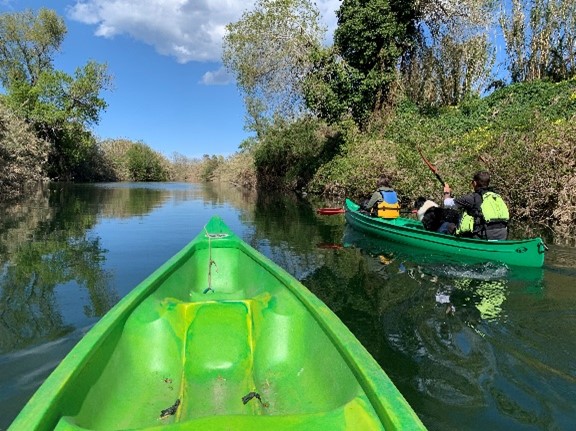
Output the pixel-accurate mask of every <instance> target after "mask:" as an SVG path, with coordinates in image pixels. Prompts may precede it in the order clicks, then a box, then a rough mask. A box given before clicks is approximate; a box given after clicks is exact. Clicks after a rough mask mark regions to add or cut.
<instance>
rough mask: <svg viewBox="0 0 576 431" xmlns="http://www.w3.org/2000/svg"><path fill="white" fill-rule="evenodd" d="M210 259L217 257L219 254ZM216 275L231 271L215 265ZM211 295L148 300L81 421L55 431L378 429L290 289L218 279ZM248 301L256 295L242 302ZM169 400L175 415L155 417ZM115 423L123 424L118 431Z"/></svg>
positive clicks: (65, 421) (65, 422) (68, 420)
mask: <svg viewBox="0 0 576 431" xmlns="http://www.w3.org/2000/svg"><path fill="white" fill-rule="evenodd" d="M212 254H213V256H212V257H213V258H214V259H218V250H217V249H216V250H214V249H213V250H212ZM228 261H230V259H228ZM222 262H224V261H222ZM220 270H226V271H229V270H231V268H228V267H225V266H224V264H222V268H221V269H220ZM196 272H198V271H196V270H194V271H193V272H190V273H196ZM260 281H261V282H263V283H264V285H268V286H270V285H271V284H273V280H260ZM175 282H177V283H178V284H180V283H181V282H182V281H181V280H175ZM186 282H187V283H189V284H190V286H196V285H200V286H204V285H205V284H203V283H202V282H201V283H199V284H198V280H196V281H190V280H187V281H186ZM241 285H242V287H241ZM212 287H213V291H210V292H207V293H202V292H200V290H201V289H193V290H192V291H190V290H189V292H190V294H189V296H190V297H191V298H194V299H196V300H193V301H190V300H187V301H186V300H183V299H180V298H175V297H171V296H170V297H164V298H160V297H158V296H156V295H151V296H150V297H148V298H146V299H145V300H144V301H143V302H142V303H141V304H140V305H139V307H138V308H137V309H136V310H135V311H134V312H133V313H131V315H130V317H128V319H127V320H126V322H125V324H124V326H123V328H122V331H121V333H120V334H119V337H118V339H117V342H116V345H115V347H114V349H113V352H112V353H111V355H110V356H109V357H108V358H106V361H107V364H106V366H104V367H103V368H102V372H101V374H100V375H99V376H89V377H88V378H92V379H93V382H92V384H91V386H90V390H89V391H88V393H87V394H86V395H85V396H84V397H83V398H84V401H83V403H82V405H81V406H79V411H78V414H77V415H75V416H73V417H72V416H67V417H62V418H61V419H60V421H59V423H58V426H57V428H56V429H57V430H101V429H109V428H106V427H107V425H108V424H110V423H112V422H114V421H115V423H116V424H117V426H116V427H115V428H114V429H115V430H122V429H130V430H139V429H140V430H148V429H151V430H153V429H155V428H156V427H158V426H161V427H165V428H162V429H170V430H172V429H174V430H179V429H187V428H186V427H192V428H196V426H197V425H195V423H196V422H199V423H200V424H201V425H200V424H199V425H198V426H199V427H200V428H198V429H228V428H227V426H229V425H230V417H231V416H234V421H233V423H234V429H235V430H242V429H244V428H242V427H241V424H243V423H245V426H246V428H245V429H246V430H248V429H251V431H253V429H254V427H255V426H256V427H258V428H259V427H260V425H257V424H258V423H259V422H262V429H266V428H268V427H270V428H271V429H277V428H278V429H282V428H283V427H285V426H286V427H288V426H290V427H292V426H297V425H298V424H302V426H303V427H304V428H303V429H305V428H307V427H309V426H312V425H311V423H314V421H320V419H321V423H323V424H324V425H325V424H326V420H327V419H330V418H333V421H334V425H333V426H334V428H333V429H338V425H337V424H340V426H341V425H342V424H343V423H346V420H345V417H346V414H347V412H351V411H353V412H354V415H353V417H354V418H355V419H354V420H358V418H359V417H363V418H364V420H363V421H360V422H359V423H358V428H356V425H354V427H352V428H351V425H350V424H348V427H347V428H343V429H358V430H360V429H363V428H362V427H361V426H360V425H361V424H362V423H363V424H364V426H367V428H364V429H378V427H377V425H378V424H379V423H380V420H379V419H378V417H377V414H376V413H375V412H374V411H373V409H372V407H371V406H370V403H369V402H368V399H367V396H366V395H365V394H364V392H363V390H362V388H361V386H360V385H358V384H357V382H356V379H355V377H354V375H353V374H352V372H351V371H350V370H349V368H348V366H347V365H346V364H345V363H344V361H343V360H342V357H341V355H340V354H339V352H338V351H337V349H335V347H334V345H333V343H332V342H331V341H330V339H329V338H328V337H327V336H326V334H325V333H324V332H323V331H322V330H321V328H320V327H319V326H318V325H316V324H315V322H314V321H313V319H312V318H311V317H310V315H309V314H308V313H305V312H303V311H301V308H300V307H298V303H297V301H296V299H295V298H293V297H292V295H287V293H288V291H286V290H281V291H279V292H277V293H276V294H275V295H274V296H272V295H271V294H270V292H269V291H265V290H263V289H258V287H257V285H255V284H254V283H252V284H250V283H247V284H242V283H240V284H239V285H237V286H231V285H230V284H227V285H221V284H220V283H219V282H218V278H216V279H213V284H212ZM176 291H186V289H180V288H179V289H175V292H176ZM247 293H249V294H250V295H248V296H251V295H254V296H253V297H252V298H251V299H241V298H242V297H246V296H247V295H246V294H247ZM282 293H283V294H282ZM181 296H182V295H181ZM184 296H187V295H184ZM184 299H185V298H184ZM231 328H233V330H232V329H231ZM310 350H313V351H314V354H313V355H310ZM134 352H153V354H149V355H135V354H134ZM186 358H193V360H186ZM127 370H129V372H127ZM247 370H248V371H247ZM127 377H129V379H130V381H125V379H126V378H127ZM326 382H331V384H330V390H326ZM111 386H114V390H113V391H111V390H110V388H111ZM253 391H254V392H256V393H258V394H259V395H260V398H261V401H259V400H258V399H252V400H251V401H250V402H248V403H246V404H243V402H242V397H244V396H245V395H246V394H248V393H250V392H253ZM318 394H322V397H320V398H319V397H318ZM308 397H313V399H312V398H308ZM176 399H178V400H180V404H179V406H178V408H177V410H176V414H174V415H171V416H168V417H167V418H164V419H160V412H161V411H162V410H164V409H166V408H167V407H169V406H171V405H173V404H174V402H175V401H176ZM286 400H290V402H287V401H286ZM264 404H266V405H264ZM119 409H124V410H125V413H124V415H122V414H120V411H119ZM95 410H99V411H100V412H101V414H99V415H94V414H93V412H94V411H95ZM120 416H123V418H122V419H123V420H125V422H124V423H122V422H120V423H118V418H119V417H120ZM209 416H210V417H209ZM242 416H248V417H249V418H250V419H249V420H248V419H246V418H244V419H243V418H242ZM227 418H228V419H227ZM319 423H320V422H319ZM204 427H207V428H204Z"/></svg>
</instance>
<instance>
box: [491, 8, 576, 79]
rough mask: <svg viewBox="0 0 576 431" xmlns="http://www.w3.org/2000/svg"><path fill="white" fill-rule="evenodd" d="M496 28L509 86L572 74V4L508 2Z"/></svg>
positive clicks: (575, 49)
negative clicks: (502, 45)
mask: <svg viewBox="0 0 576 431" xmlns="http://www.w3.org/2000/svg"><path fill="white" fill-rule="evenodd" d="M500 25H501V27H502V33H503V36H504V39H505V42H506V53H507V55H508V59H507V60H508V68H509V72H510V75H511V79H512V82H524V81H536V80H540V79H552V80H554V81H561V80H565V79H569V78H571V77H573V76H575V74H576V8H574V2H573V1H572V0H555V1H547V0H533V1H530V2H528V1H525V0H512V1H511V7H509V8H502V12H501V14H500Z"/></svg>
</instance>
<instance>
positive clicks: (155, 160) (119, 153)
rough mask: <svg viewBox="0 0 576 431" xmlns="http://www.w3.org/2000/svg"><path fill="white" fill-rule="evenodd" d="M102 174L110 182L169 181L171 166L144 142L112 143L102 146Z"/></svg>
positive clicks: (118, 141) (114, 140) (100, 166)
mask: <svg viewBox="0 0 576 431" xmlns="http://www.w3.org/2000/svg"><path fill="white" fill-rule="evenodd" d="M98 153H99V154H98V160H99V161H100V162H101V163H103V164H104V165H103V166H102V165H99V166H98V172H101V174H102V176H103V177H104V178H105V179H107V180H108V181H167V180H170V179H171V178H172V172H171V166H170V162H169V161H168V160H167V159H166V158H165V157H164V156H163V155H161V154H160V153H158V152H156V151H154V150H152V149H151V148H150V147H149V146H148V145H146V144H144V143H142V142H132V141H129V140H126V139H110V140H106V141H104V142H101V143H100V144H99V151H98Z"/></svg>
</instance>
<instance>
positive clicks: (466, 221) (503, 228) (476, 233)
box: [444, 171, 510, 240]
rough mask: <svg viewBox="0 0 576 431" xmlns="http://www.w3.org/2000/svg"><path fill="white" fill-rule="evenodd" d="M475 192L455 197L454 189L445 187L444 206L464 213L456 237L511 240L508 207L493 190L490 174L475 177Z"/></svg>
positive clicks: (445, 185)
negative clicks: (453, 194) (509, 237)
mask: <svg viewBox="0 0 576 431" xmlns="http://www.w3.org/2000/svg"><path fill="white" fill-rule="evenodd" d="M472 187H473V189H474V192H472V193H469V194H467V195H464V196H460V197H458V198H452V197H451V194H452V189H451V188H450V186H449V185H448V184H447V183H446V184H444V207H447V208H456V209H461V210H463V214H462V218H461V219H460V223H459V225H458V228H457V229H456V235H460V236H467V237H472V238H482V239H488V240H503V239H506V238H508V220H509V219H510V216H509V212H508V207H507V206H506V203H505V202H504V200H503V199H502V197H501V196H500V195H499V194H497V193H495V192H494V191H492V189H491V188H490V174H489V173H488V172H486V171H479V172H477V173H476V174H474V177H473V178H472Z"/></svg>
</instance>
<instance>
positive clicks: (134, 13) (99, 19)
mask: <svg viewBox="0 0 576 431" xmlns="http://www.w3.org/2000/svg"><path fill="white" fill-rule="evenodd" d="M253 3H254V2H253V1H252V0H249V1H247V0H79V1H77V2H76V3H75V5H74V6H71V7H70V8H68V10H67V12H68V16H69V17H70V18H71V19H73V20H76V21H79V22H82V23H84V24H88V25H96V30H95V34H96V35H97V36H101V37H106V38H113V37H115V36H120V35H128V36H130V37H132V38H134V39H136V40H138V41H141V42H143V43H146V44H148V45H151V46H153V47H154V48H155V49H156V51H157V52H158V53H159V54H162V55H167V56H171V57H174V58H175V59H176V61H178V62H179V63H188V62H190V61H217V62H219V61H220V54H221V52H222V37H223V36H224V33H225V27H226V24H228V23H230V22H234V21H237V20H238V19H239V18H240V17H241V16H242V13H243V12H244V11H246V10H249V9H250V8H251V7H252V5H253ZM316 4H317V7H318V9H319V10H320V12H321V13H322V16H323V20H324V23H325V25H327V26H328V29H329V30H328V32H329V37H330V38H331V35H332V33H333V31H334V28H335V26H336V17H335V15H334V11H335V10H336V9H337V8H338V7H339V6H340V0H319V1H317V3H316ZM209 74H211V75H210V76H207V75H208V74H206V75H205V76H204V78H203V82H208V81H211V80H212V81H213V83H215V82H216V81H217V80H218V79H219V78H220V75H219V71H216V72H209Z"/></svg>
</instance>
